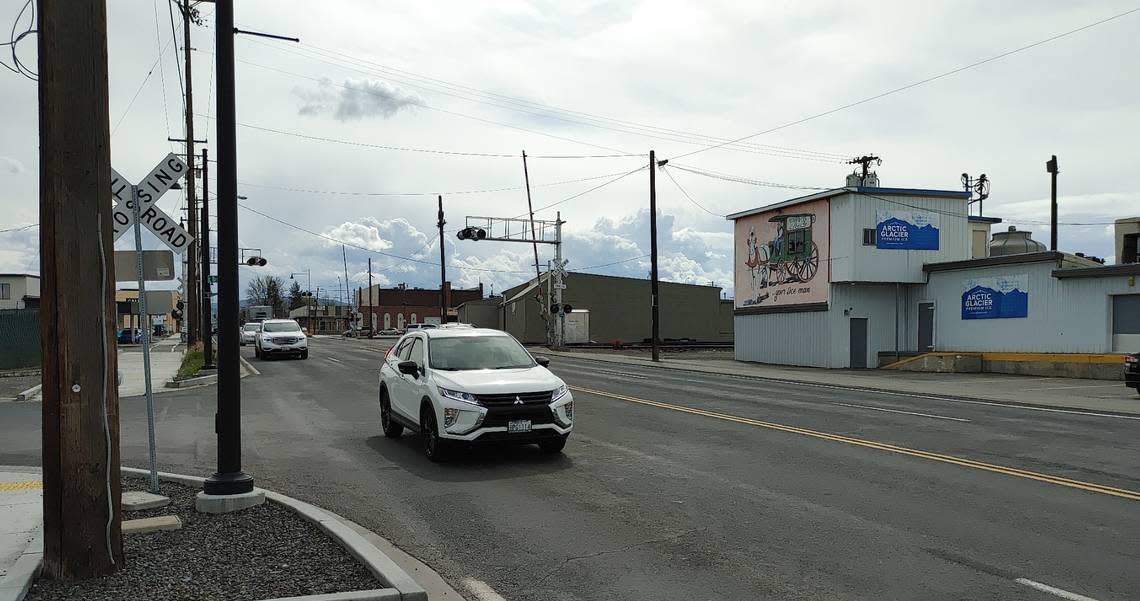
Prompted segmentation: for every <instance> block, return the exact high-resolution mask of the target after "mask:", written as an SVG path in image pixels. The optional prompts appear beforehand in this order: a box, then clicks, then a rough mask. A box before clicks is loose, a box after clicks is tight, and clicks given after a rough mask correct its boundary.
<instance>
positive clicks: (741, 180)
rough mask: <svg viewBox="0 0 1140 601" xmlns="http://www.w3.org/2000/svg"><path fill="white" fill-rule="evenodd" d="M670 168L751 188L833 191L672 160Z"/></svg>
mask: <svg viewBox="0 0 1140 601" xmlns="http://www.w3.org/2000/svg"><path fill="white" fill-rule="evenodd" d="M669 167H672V168H674V169H679V170H681V171H687V172H689V173H694V174H696V175H703V176H705V177H711V178H714V179H720V180H724V181H729V182H735V183H738V184H748V185H751V186H760V187H764V188H785V189H789V190H819V191H822V190H830V189H831V188H821V187H818V186H797V185H794V184H781V183H778V182H768V181H764V180H759V179H752V178H749V177H744V176H740V175H732V174H729V173H721V172H718V171H713V170H711V169H699V168H697V167H689V166H686V165H679V164H677V163H674V162H672V160H671V159H670V162H669Z"/></svg>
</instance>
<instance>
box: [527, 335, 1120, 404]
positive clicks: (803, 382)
mask: <svg viewBox="0 0 1140 601" xmlns="http://www.w3.org/2000/svg"><path fill="white" fill-rule="evenodd" d="M543 353H544V354H548V355H551V356H553V357H566V358H568V359H580V360H582V361H597V362H599V363H609V364H612V365H633V366H635V367H651V368H655V369H669V370H673V371H683V372H690V373H698V374H715V375H719V376H729V377H733V378H750V379H753V380H763V381H766V382H779V383H781V384H800V385H803V386H816V387H820V388H834V389H839V390H857V391H859V392H878V393H882V394H893V395H899V396H909V397H919V398H929V399H944V400H947V401H971V402H975V403H988V404H995V405H1010V406H1013V407H1033V408H1035V409H1060V410H1064V411H1071V412H1073V413H1090V414H1097V413H1099V414H1104V415H1116V416H1120V417H1128V418H1135V417H1136V416H1137V415H1138V414H1140V413H1129V412H1127V411H1115V410H1112V409H1090V408H1088V407H1073V406H1069V405H1048V404H1045V403H1028V402H1023V401H1010V400H1006V399H988V398H985V397H972V396H966V395H948V394H932V393H925V392H911V391H907V390H890V389H886V388H876V387H874V386H856V385H854V384H831V383H826V382H816V381H814V380H796V379H792V378H776V377H773V376H760V375H754V374H742V373H726V372H723V371H718V370H716V369H714V368H706V369H698V368H697V367H695V366H691V365H684V366H681V365H668V364H664V365H657V364H654V363H653V362H651V361H642V360H637V359H634V360H630V361H623V360H620V359H617V358H611V357H583V356H581V355H579V354H570V353H564V352H561V351H552V350H548V349H547V350H544V351H543ZM1121 385H1122V386H1123V384H1121Z"/></svg>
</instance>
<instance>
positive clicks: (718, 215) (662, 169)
mask: <svg viewBox="0 0 1140 601" xmlns="http://www.w3.org/2000/svg"><path fill="white" fill-rule="evenodd" d="M661 171H663V172H664V173H665V175H666V176H668V177H669V181H671V182H673V185H674V186H676V187H677V189H678V190H680V191H681V194H683V195H684V196H685V198H687V199H689V202H691V203H693V204H694V205H695V206H696V207H697V208H698V209H700V210H702V211H704V212H706V213H708V214H709V215H713V216H716V217H724V215H723V214H721V213H717V212H716V211H710V210H709V209H707V208H705V206H704V205H702V204H701V203H699V202H697V201H696V200H695V199H694V198H693V197H692V195H690V194H689V192H688V191H687V190H685V189H684V188H683V187H681V184H680V183H678V182H677V179H676V178H674V177H673V174H672V173H670V172H669V169H668V167H662V168H661Z"/></svg>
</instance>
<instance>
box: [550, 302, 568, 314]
mask: <svg viewBox="0 0 1140 601" xmlns="http://www.w3.org/2000/svg"><path fill="white" fill-rule="evenodd" d="M573 311H574V307H572V306H570V303H566V304H565V305H562V306H558V304H557V303H554V304H552V305H550V312H551V313H555V314H557V313H565V314H567V315H569V314H570V313H571V312H573Z"/></svg>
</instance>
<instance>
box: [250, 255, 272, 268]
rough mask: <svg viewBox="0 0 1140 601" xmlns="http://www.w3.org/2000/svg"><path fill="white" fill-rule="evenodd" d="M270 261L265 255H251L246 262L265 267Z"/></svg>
mask: <svg viewBox="0 0 1140 601" xmlns="http://www.w3.org/2000/svg"><path fill="white" fill-rule="evenodd" d="M268 262H269V261H266V260H265V257H250V258H248V259H246V260H245V264H246V265H249V266H250V267H265V264H266V263H268Z"/></svg>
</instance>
